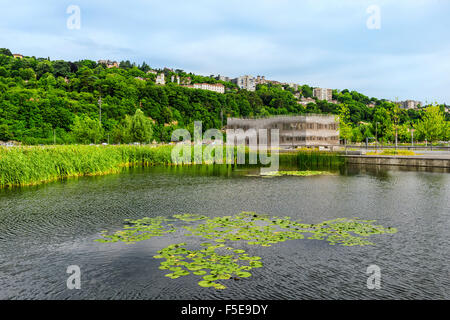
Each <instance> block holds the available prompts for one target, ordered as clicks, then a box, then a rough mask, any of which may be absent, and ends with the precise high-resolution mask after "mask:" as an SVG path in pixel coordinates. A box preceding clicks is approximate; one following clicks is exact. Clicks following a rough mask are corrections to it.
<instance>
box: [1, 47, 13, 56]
mask: <svg viewBox="0 0 450 320" xmlns="http://www.w3.org/2000/svg"><path fill="white" fill-rule="evenodd" d="M0 54H4V55H6V56H10V57H12V56H13V55H12V53H11V51H10V50H9V49H6V48H0Z"/></svg>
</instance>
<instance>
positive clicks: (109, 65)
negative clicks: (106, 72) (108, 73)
mask: <svg viewBox="0 0 450 320" xmlns="http://www.w3.org/2000/svg"><path fill="white" fill-rule="evenodd" d="M97 63H98V64H103V65H105V66H106V67H107V68H108V69H110V68H118V67H119V63H118V62H117V61H111V60H98V61H97Z"/></svg>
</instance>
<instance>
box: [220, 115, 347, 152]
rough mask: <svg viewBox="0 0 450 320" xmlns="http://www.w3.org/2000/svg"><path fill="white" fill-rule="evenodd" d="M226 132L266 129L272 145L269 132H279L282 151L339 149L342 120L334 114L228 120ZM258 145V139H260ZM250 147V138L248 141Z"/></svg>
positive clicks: (268, 141)
mask: <svg viewBox="0 0 450 320" xmlns="http://www.w3.org/2000/svg"><path fill="white" fill-rule="evenodd" d="M227 129H235V130H236V129H242V130H244V131H247V130H249V129H255V130H256V131H257V132H258V130H259V129H267V132H268V135H269V136H268V140H267V144H270V140H271V137H270V129H278V130H279V145H280V147H283V148H291V147H300V146H331V147H332V146H338V145H339V119H337V118H336V117H335V116H334V115H316V114H306V115H299V116H274V117H268V118H261V119H243V118H228V119H227ZM257 141H258V142H259V141H260V140H259V137H257ZM246 144H247V145H248V144H251V139H246Z"/></svg>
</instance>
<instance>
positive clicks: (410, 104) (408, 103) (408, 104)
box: [400, 100, 422, 110]
mask: <svg viewBox="0 0 450 320" xmlns="http://www.w3.org/2000/svg"><path fill="white" fill-rule="evenodd" d="M421 105H422V102H420V101H415V100H405V101H402V102H400V108H402V109H407V110H408V109H417V108H418V107H420V106H421Z"/></svg>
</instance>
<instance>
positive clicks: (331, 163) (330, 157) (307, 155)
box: [296, 150, 345, 170]
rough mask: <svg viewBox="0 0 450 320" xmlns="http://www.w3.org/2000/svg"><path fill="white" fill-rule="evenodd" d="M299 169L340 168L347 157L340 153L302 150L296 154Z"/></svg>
mask: <svg viewBox="0 0 450 320" xmlns="http://www.w3.org/2000/svg"><path fill="white" fill-rule="evenodd" d="M296 158H297V159H296V160H297V167H298V168H299V170H312V169H315V170H324V169H339V168H340V167H341V166H342V165H344V164H345V159H344V158H343V157H341V156H340V155H339V154H338V153H335V152H328V151H318V150H311V151H307V150H301V151H299V152H297V154H296Z"/></svg>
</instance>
